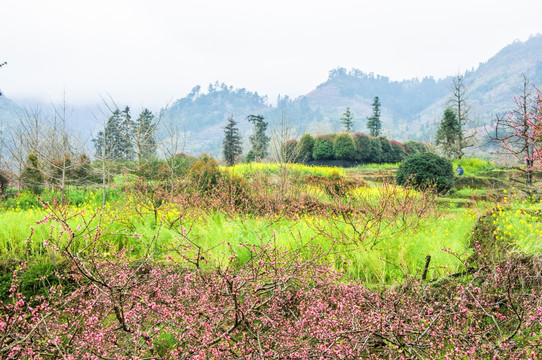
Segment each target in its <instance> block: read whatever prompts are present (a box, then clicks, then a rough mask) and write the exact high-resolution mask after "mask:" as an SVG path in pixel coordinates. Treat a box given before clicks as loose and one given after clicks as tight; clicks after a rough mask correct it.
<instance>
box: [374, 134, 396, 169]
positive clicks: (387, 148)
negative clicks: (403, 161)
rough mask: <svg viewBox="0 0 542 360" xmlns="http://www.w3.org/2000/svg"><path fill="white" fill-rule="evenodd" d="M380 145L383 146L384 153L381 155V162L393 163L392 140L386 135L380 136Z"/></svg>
mask: <svg viewBox="0 0 542 360" xmlns="http://www.w3.org/2000/svg"><path fill="white" fill-rule="evenodd" d="M377 139H378V141H380V146H381V147H382V154H381V155H380V160H379V161H378V162H379V163H393V162H394V161H393V154H392V152H393V151H392V148H391V144H390V141H389V140H388V139H386V137H385V136H379V137H378V138H377Z"/></svg>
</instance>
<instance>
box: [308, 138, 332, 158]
mask: <svg viewBox="0 0 542 360" xmlns="http://www.w3.org/2000/svg"><path fill="white" fill-rule="evenodd" d="M312 157H313V159H314V160H331V159H333V137H331V136H329V135H327V136H317V137H316V139H314V147H313V149H312Z"/></svg>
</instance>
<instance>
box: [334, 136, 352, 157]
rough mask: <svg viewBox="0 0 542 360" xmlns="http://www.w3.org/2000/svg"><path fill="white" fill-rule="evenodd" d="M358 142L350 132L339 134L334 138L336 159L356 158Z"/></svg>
mask: <svg viewBox="0 0 542 360" xmlns="http://www.w3.org/2000/svg"><path fill="white" fill-rule="evenodd" d="M356 155H357V153H356V144H354V140H353V139H352V136H350V134H346V133H344V134H339V135H337V136H336V137H335V140H333V156H334V157H335V159H336V160H356Z"/></svg>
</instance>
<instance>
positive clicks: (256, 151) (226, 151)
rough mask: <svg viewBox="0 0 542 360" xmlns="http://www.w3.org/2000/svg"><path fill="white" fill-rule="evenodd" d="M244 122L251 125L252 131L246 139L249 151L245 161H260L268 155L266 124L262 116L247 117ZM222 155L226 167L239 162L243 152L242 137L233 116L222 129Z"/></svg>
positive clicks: (268, 138) (268, 139)
mask: <svg viewBox="0 0 542 360" xmlns="http://www.w3.org/2000/svg"><path fill="white" fill-rule="evenodd" d="M246 120H247V121H248V122H250V123H252V125H253V128H254V131H253V134H252V135H251V136H250V137H249V138H248V139H249V142H250V145H251V149H250V151H249V152H248V154H247V157H246V161H248V162H252V161H262V160H264V159H265V158H267V156H268V155H269V141H270V140H271V138H270V137H269V136H267V133H266V131H267V126H268V124H267V122H266V121H265V119H264V117H263V116H262V115H249V116H247V117H246ZM222 144H223V155H224V161H225V162H226V165H228V166H231V165H234V164H235V163H237V162H239V159H240V157H241V154H242V152H243V142H242V137H241V134H240V132H239V128H238V127H237V122H236V121H235V119H234V118H233V115H232V116H230V117H229V119H228V123H227V125H226V126H225V127H224V140H223V142H222Z"/></svg>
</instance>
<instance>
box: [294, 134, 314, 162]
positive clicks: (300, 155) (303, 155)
mask: <svg viewBox="0 0 542 360" xmlns="http://www.w3.org/2000/svg"><path fill="white" fill-rule="evenodd" d="M297 148H298V149H297V161H298V162H301V163H304V162H307V161H311V160H312V150H313V148H314V138H313V137H312V136H311V134H304V135H303V136H302V137H301V139H299V143H298V144H297Z"/></svg>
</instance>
